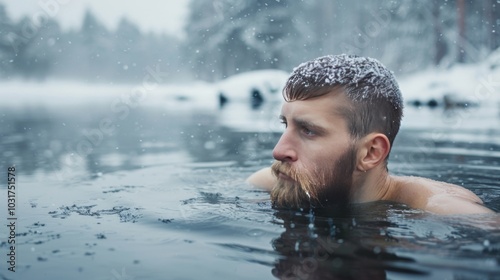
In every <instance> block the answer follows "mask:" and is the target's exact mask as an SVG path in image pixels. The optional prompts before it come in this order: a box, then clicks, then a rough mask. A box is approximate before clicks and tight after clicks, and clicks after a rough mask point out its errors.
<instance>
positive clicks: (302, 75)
mask: <svg viewBox="0 0 500 280" xmlns="http://www.w3.org/2000/svg"><path fill="white" fill-rule="evenodd" d="M283 97H284V99H285V101H286V102H285V103H284V105H283V107H282V111H281V116H280V119H281V121H282V123H283V124H284V125H285V131H284V132H283V135H282V136H281V138H280V140H279V142H278V143H277V144H276V147H275V148H274V150H273V157H274V158H275V159H276V161H275V162H274V163H273V165H272V166H271V167H270V168H264V169H262V170H259V171H257V172H256V173H254V174H252V175H251V176H250V177H249V178H248V182H249V183H250V184H252V185H255V186H259V187H262V188H264V189H267V190H269V191H270V193H271V200H272V202H273V206H274V207H278V208H297V209H298V208H310V207H327V206H329V205H336V204H345V203H363V202H371V201H377V200H387V201H394V202H397V203H403V204H406V205H408V206H409V207H412V208H418V209H422V210H425V211H427V212H431V213H437V214H476V213H493V211H491V210H490V209H488V208H486V207H485V206H483V203H482V201H481V199H480V198H479V197H477V196H476V195H475V194H474V193H472V192H471V191H469V190H467V189H465V188H463V187H460V186H456V185H452V184H448V183H444V182H438V181H433V180H430V179H425V178H418V177H401V176H394V175H390V174H389V172H388V169H387V160H388V157H389V152H390V150H391V147H392V144H393V142H394V139H395V137H396V134H397V133H398V131H399V127H400V124H401V118H402V116H403V100H402V97H401V92H400V90H399V86H398V84H397V82H396V79H395V77H394V75H393V74H392V73H391V72H390V71H389V70H388V69H387V68H386V67H385V66H384V65H382V64H381V63H380V62H379V61H377V60H375V59H372V58H367V57H359V56H353V55H337V56H324V57H319V58H317V59H314V60H312V61H308V62H305V63H303V64H301V65H299V66H298V67H297V68H295V69H294V71H293V72H292V74H291V76H290V77H289V78H288V81H287V83H286V85H285V87H284V89H283Z"/></svg>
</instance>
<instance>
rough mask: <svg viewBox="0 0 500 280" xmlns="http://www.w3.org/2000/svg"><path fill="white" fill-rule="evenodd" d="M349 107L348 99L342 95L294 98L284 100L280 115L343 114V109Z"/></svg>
mask: <svg viewBox="0 0 500 280" xmlns="http://www.w3.org/2000/svg"><path fill="white" fill-rule="evenodd" d="M348 107H350V104H349V101H348V100H347V99H346V98H345V96H342V95H335V96H332V95H330V94H328V95H323V96H320V97H316V98H311V99H307V100H295V101H288V102H285V103H284V104H283V105H282V107H281V115H282V116H283V117H287V116H289V117H291V116H294V117H301V118H306V117H308V116H311V117H313V118H317V117H319V116H324V117H328V116H334V117H339V116H343V115H344V114H343V113H344V112H345V109H346V108H348Z"/></svg>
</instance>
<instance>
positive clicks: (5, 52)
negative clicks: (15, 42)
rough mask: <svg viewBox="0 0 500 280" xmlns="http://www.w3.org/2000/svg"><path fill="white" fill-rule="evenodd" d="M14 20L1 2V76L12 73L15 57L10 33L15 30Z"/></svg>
mask: <svg viewBox="0 0 500 280" xmlns="http://www.w3.org/2000/svg"><path fill="white" fill-rule="evenodd" d="M13 30H14V29H13V26H12V22H11V20H10V19H9V17H8V15H7V12H6V10H5V7H4V5H3V4H2V3H0V77H7V76H9V73H12V70H13V67H12V62H13V60H14V58H15V52H14V49H13V48H12V46H11V40H10V38H9V34H10V33H11V32H13Z"/></svg>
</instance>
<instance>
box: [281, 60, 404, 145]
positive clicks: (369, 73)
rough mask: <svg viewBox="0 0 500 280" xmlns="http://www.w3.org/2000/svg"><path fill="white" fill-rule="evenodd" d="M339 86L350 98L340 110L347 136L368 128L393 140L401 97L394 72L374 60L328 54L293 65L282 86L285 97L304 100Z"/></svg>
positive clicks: (399, 112)
mask: <svg viewBox="0 0 500 280" xmlns="http://www.w3.org/2000/svg"><path fill="white" fill-rule="evenodd" d="M338 89H340V90H341V91H342V92H343V93H344V94H345V95H346V96H347V98H348V99H349V100H350V101H351V105H352V107H351V108H345V109H343V110H342V115H343V116H344V117H345V119H346V121H347V125H348V128H349V130H350V133H351V136H353V137H355V139H359V138H361V137H363V136H365V135H368V134H369V133H372V132H379V133H383V134H384V135H385V136H387V138H388V139H389V142H390V143H391V147H392V143H393V142H394V138H395V137H396V134H397V133H398V131H399V127H400V125H401V118H402V117H403V98H402V96H401V92H400V90H399V86H398V83H397V82H396V78H395V77H394V74H393V73H392V72H391V71H389V70H388V69H387V68H386V67H385V66H384V65H383V64H382V63H380V62H379V61H378V60H376V59H373V58H369V57H360V56H356V55H346V54H341V55H335V56H332V55H328V56H322V57H318V58H316V59H313V60H311V61H308V62H304V63H302V64H300V65H299V66H298V67H296V68H295V69H294V70H293V72H292V74H291V75H290V77H289V78H288V80H287V82H286V85H285V87H284V89H283V97H284V98H285V101H287V102H291V101H295V100H307V99H309V98H313V97H318V96H322V95H325V94H328V93H331V92H334V91H336V90H338Z"/></svg>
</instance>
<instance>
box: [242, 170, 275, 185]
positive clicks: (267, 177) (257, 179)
mask: <svg viewBox="0 0 500 280" xmlns="http://www.w3.org/2000/svg"><path fill="white" fill-rule="evenodd" d="M246 182H247V183H248V184H250V185H253V186H255V187H258V188H261V189H264V190H266V191H271V189H272V188H273V186H274V185H275V184H276V177H274V175H273V174H272V171H271V168H270V167H266V168H262V169H261V170H259V171H257V172H255V173H253V174H252V175H250V176H249V177H248V178H247V180H246Z"/></svg>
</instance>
